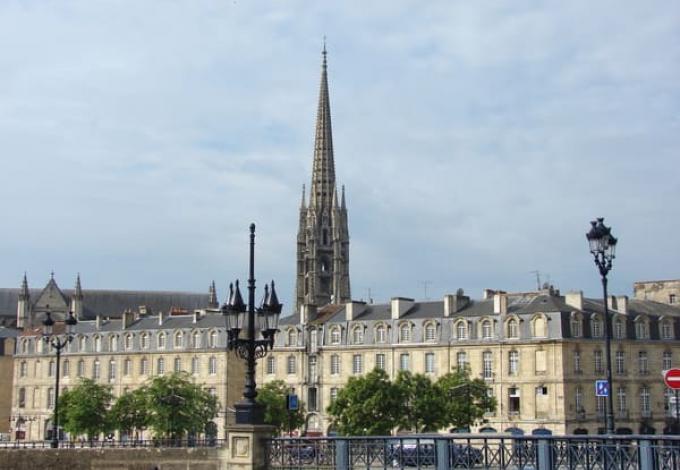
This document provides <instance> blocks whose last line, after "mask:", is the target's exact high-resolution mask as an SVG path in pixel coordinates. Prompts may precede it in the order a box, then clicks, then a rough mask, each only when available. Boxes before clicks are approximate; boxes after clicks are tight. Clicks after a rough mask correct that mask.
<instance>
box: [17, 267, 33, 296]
mask: <svg viewBox="0 0 680 470" xmlns="http://www.w3.org/2000/svg"><path fill="white" fill-rule="evenodd" d="M30 296H31V295H30V294H29V292H28V279H26V273H24V279H23V280H22V281H21V291H19V300H28V299H29V297H30Z"/></svg>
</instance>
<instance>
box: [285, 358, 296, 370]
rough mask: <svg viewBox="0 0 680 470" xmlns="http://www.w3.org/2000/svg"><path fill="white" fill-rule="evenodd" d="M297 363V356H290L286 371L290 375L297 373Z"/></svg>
mask: <svg viewBox="0 0 680 470" xmlns="http://www.w3.org/2000/svg"><path fill="white" fill-rule="evenodd" d="M296 366H297V364H296V362H295V356H288V361H287V365H286V372H287V373H288V375H292V374H295V372H296V369H297V367H296Z"/></svg>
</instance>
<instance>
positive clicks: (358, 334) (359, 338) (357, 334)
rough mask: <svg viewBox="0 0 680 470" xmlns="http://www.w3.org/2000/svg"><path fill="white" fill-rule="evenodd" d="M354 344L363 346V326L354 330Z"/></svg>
mask: <svg viewBox="0 0 680 470" xmlns="http://www.w3.org/2000/svg"><path fill="white" fill-rule="evenodd" d="M352 342H353V343H354V344H363V342H364V328H363V327H362V326H356V327H354V329H353V330H352Z"/></svg>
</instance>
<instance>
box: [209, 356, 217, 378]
mask: <svg viewBox="0 0 680 470" xmlns="http://www.w3.org/2000/svg"><path fill="white" fill-rule="evenodd" d="M208 374H210V375H215V374H217V358H216V357H215V356H211V357H210V359H208Z"/></svg>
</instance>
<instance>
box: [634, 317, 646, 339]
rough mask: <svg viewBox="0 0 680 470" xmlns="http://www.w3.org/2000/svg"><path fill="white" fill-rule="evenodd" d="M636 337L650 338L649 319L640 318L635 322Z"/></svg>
mask: <svg viewBox="0 0 680 470" xmlns="http://www.w3.org/2000/svg"><path fill="white" fill-rule="evenodd" d="M635 337H636V338H637V339H649V323H647V319H645V318H640V319H638V320H637V321H636V322H635Z"/></svg>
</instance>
